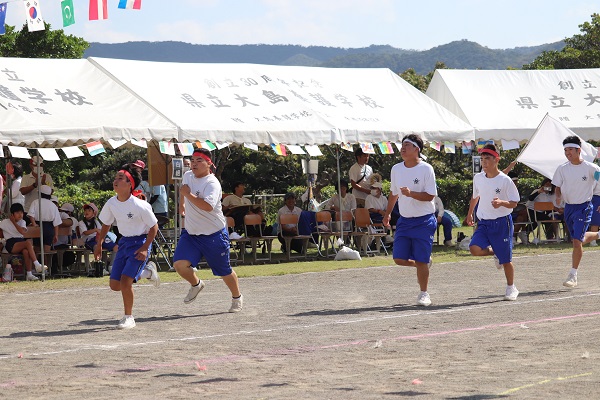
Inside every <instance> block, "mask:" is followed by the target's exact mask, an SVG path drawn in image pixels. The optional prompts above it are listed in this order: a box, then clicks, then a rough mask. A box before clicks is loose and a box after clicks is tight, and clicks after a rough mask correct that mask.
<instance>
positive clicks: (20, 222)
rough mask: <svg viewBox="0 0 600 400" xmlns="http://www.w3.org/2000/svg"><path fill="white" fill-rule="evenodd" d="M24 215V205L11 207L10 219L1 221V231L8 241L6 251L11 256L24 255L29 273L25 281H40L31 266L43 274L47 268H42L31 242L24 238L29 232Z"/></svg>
mask: <svg viewBox="0 0 600 400" xmlns="http://www.w3.org/2000/svg"><path fill="white" fill-rule="evenodd" d="M24 214H25V210H24V209H23V204H21V203H13V204H12V205H11V206H10V217H9V218H6V219H3V220H2V221H0V229H2V233H3V234H4V238H5V239H6V251H8V252H9V253H10V254H23V261H24V262H25V270H26V271H27V276H26V278H25V279H27V280H28V281H38V280H39V278H38V277H37V276H35V275H33V273H32V271H31V264H32V263H33V265H34V266H35V270H36V271H37V272H42V268H46V267H45V266H42V264H41V263H40V262H39V261H38V260H37V258H36V256H35V251H34V250H33V244H32V242H31V240H27V239H25V238H24V237H23V235H24V234H25V232H27V228H26V226H25V225H26V224H25V220H24V219H23V215H24ZM46 269H48V268H46Z"/></svg>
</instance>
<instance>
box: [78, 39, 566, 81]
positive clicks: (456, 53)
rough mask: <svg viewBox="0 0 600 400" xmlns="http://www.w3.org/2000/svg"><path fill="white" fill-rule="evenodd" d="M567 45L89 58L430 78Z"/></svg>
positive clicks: (135, 45)
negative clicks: (440, 70)
mask: <svg viewBox="0 0 600 400" xmlns="http://www.w3.org/2000/svg"><path fill="white" fill-rule="evenodd" d="M563 46H564V43H563V42H562V41H561V42H556V43H549V44H544V45H541V46H533V47H517V48H514V49H490V48H487V47H484V46H481V45H480V44H478V43H475V42H470V41H467V40H461V41H456V42H451V43H448V44H445V45H442V46H437V47H434V48H432V49H430V50H424V51H416V50H404V49H397V48H395V47H392V46H387V45H371V46H369V47H363V48H352V49H346V48H341V47H324V46H297V45H267V44H255V45H251V44H247V45H239V46H234V45H214V44H213V45H199V44H189V43H183V42H127V43H115V44H106V43H91V44H90V47H89V49H88V50H87V51H86V52H85V57H107V58H120V59H127V60H145V61H170V62H183V63H187V62H196V63H251V64H271V65H299V66H322V67H333V68H344V67H346V68H353V67H354V68H389V69H391V70H392V71H394V72H398V73H400V72H403V71H405V70H406V69H408V68H413V69H414V70H415V71H416V72H417V73H419V74H427V73H428V72H430V71H432V70H433V69H434V67H435V64H436V62H443V63H445V64H446V65H447V66H448V67H449V68H460V69H506V68H509V67H512V68H521V66H522V65H523V64H527V63H530V62H531V61H533V60H534V59H535V58H536V57H537V56H538V55H539V54H541V52H542V51H549V50H560V49H561V48H562V47H563Z"/></svg>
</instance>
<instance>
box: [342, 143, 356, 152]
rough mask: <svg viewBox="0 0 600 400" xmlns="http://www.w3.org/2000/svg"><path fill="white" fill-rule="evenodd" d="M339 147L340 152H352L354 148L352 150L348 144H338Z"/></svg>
mask: <svg viewBox="0 0 600 400" xmlns="http://www.w3.org/2000/svg"><path fill="white" fill-rule="evenodd" d="M340 147H341V148H342V150H346V151H351V152H354V148H352V145H351V144H350V143H342V144H340Z"/></svg>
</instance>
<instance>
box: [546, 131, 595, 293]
mask: <svg viewBox="0 0 600 400" xmlns="http://www.w3.org/2000/svg"><path fill="white" fill-rule="evenodd" d="M563 149H564V151H565V157H566V158H567V160H568V161H567V162H566V163H564V164H562V165H560V166H559V167H558V168H557V169H556V171H555V172H554V176H553V177H552V184H553V185H555V186H556V203H557V204H560V203H561V201H564V203H565V213H564V220H565V224H566V226H567V229H568V230H569V233H570V235H571V239H572V241H573V256H572V265H571V270H570V272H569V275H568V276H567V280H566V281H564V282H563V286H566V287H571V288H572V287H575V286H577V269H578V268H579V263H580V262H581V258H582V257H583V245H584V244H587V243H590V242H591V241H592V240H597V239H598V237H599V235H600V233H598V232H587V230H588V228H589V225H590V222H591V219H592V212H593V209H592V196H593V194H594V187H595V185H596V181H598V178H599V177H600V167H598V166H597V165H596V164H592V163H590V162H588V161H585V160H584V159H583V158H582V157H581V139H579V137H578V136H568V137H567V138H565V139H564V140H563Z"/></svg>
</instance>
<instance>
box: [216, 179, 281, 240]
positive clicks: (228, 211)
mask: <svg viewBox="0 0 600 400" xmlns="http://www.w3.org/2000/svg"><path fill="white" fill-rule="evenodd" d="M245 192H246V185H245V184H244V183H242V182H235V183H234V185H233V194H230V195H229V196H227V197H225V198H224V199H223V202H222V203H221V205H222V207H223V214H225V216H226V217H231V218H233V220H234V221H235V228H234V230H235V231H236V232H238V233H243V232H244V216H245V215H246V214H258V215H260V217H261V219H262V233H263V235H265V236H266V235H270V234H271V233H272V227H270V226H269V227H267V226H266V223H265V215H264V214H263V212H262V209H261V208H260V206H254V205H253V204H252V201H250V199H249V198H247V197H244V193H245ZM248 229H249V231H248V235H249V236H259V235H260V232H258V231H256V232H255V231H254V227H248Z"/></svg>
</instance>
